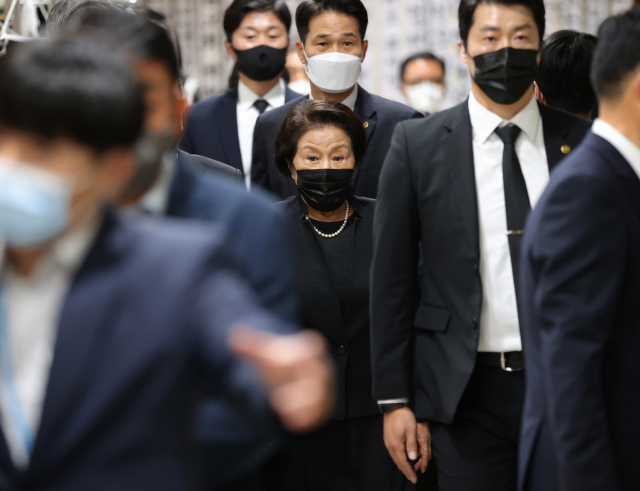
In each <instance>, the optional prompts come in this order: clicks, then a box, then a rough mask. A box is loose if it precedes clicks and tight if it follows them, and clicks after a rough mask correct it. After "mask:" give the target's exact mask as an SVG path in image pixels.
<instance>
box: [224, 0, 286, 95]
mask: <svg viewBox="0 0 640 491" xmlns="http://www.w3.org/2000/svg"><path fill="white" fill-rule="evenodd" d="M223 25H224V32H225V34H226V36H227V39H226V40H225V47H226V48H227V53H228V54H229V56H230V57H231V58H232V59H233V61H235V62H236V69H237V70H238V72H239V76H240V79H242V80H246V79H247V78H248V79H249V80H254V81H258V82H267V81H272V80H274V79H278V78H279V77H280V74H281V73H282V71H283V69H284V65H285V59H286V56H287V50H288V48H289V29H290V28H291V14H290V12H289V8H288V7H287V5H286V3H285V2H284V0H234V1H233V3H232V4H231V5H229V7H228V8H227V10H226V11H225V13H224V22H223ZM245 83H246V82H245Z"/></svg>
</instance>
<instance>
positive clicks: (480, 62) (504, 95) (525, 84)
mask: <svg viewBox="0 0 640 491" xmlns="http://www.w3.org/2000/svg"><path fill="white" fill-rule="evenodd" d="M537 58H538V52H537V51H536V50H533V49H515V48H503V49H501V50H498V51H492V52H491V53H484V54H482V55H478V56H475V57H474V58H473V61H474V62H475V64H476V74H475V77H474V80H475V82H476V83H477V84H478V87H480V89H481V90H482V92H484V93H485V94H487V96H488V97H489V99H491V100H492V101H493V102H496V103H498V104H513V103H515V102H518V101H519V100H520V98H521V97H522V96H523V95H524V94H525V92H526V91H527V90H530V89H531V85H532V84H533V81H534V80H535V78H536V75H537V73H538V59H537Z"/></svg>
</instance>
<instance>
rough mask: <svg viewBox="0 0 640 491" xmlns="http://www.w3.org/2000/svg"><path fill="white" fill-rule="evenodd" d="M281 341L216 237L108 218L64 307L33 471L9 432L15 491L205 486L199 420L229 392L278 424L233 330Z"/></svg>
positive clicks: (5, 460) (0, 464) (1, 468)
mask: <svg viewBox="0 0 640 491" xmlns="http://www.w3.org/2000/svg"><path fill="white" fill-rule="evenodd" d="M238 323H244V324H248V325H253V326H256V327H258V328H262V329H269V330H272V329H273V330H279V329H280V326H281V325H282V321H280V320H279V319H278V320H276V318H275V317H271V314H268V313H267V312H266V311H265V310H262V309H261V308H259V307H258V304H257V302H256V299H255V296H254V294H253V293H252V292H251V290H250V288H249V287H248V285H247V284H246V282H245V281H244V280H243V279H241V277H240V276H239V275H238V268H237V263H236V261H235V259H233V256H232V254H231V251H230V249H228V247H227V246H226V243H225V242H224V241H223V236H222V235H221V234H220V233H219V232H218V231H216V230H214V229H213V227H211V226H206V227H205V226H200V225H193V224H184V223H177V222H176V221H172V220H165V221H162V222H158V221H148V222H147V221H143V222H142V223H140V224H136V225H135V226H134V225H130V224H126V223H121V222H119V221H118V220H117V219H115V218H113V217H111V216H107V218H106V219H105V221H104V224H103V226H102V228H101V230H100V232H99V234H98V236H97V239H96V240H95V243H94V245H93V247H92V249H91V250H90V252H89V254H88V256H87V258H86V259H85V261H84V264H83V265H82V266H81V268H80V270H79V271H78V273H77V274H76V275H75V277H74V279H73V281H72V284H71V287H70V290H69V292H68V294H67V296H66V298H65V300H64V302H63V306H62V311H61V314H60V320H59V324H58V334H57V340H56V345H55V351H54V356H53V363H52V366H51V371H50V378H49V381H48V385H47V389H46V395H45V400H44V408H43V413H42V420H41V423H40V427H39V430H38V433H37V435H36V441H35V446H34V449H33V453H32V457H31V462H30V465H29V467H28V468H27V470H26V471H19V470H17V469H16V468H15V467H14V466H13V464H12V461H11V459H10V456H9V453H8V449H7V445H6V443H5V440H4V438H3V436H2V434H1V433H0V489H2V490H3V491H18V490H34V491H35V490H38V491H39V490H46V491H54V490H55V491H58V490H60V491H63V490H64V491H87V490H92V491H101V490H104V491H113V490H116V489H117V490H119V491H128V490H130V491H139V490H141V489H149V490H151V489H153V490H154V491H163V490H166V491H177V490H189V489H199V487H197V484H198V483H197V482H196V479H197V478H196V476H197V473H196V472H195V471H194V469H193V459H192V455H193V453H194V439H193V428H192V425H193V420H194V417H195V412H196V408H197V405H198V404H199V402H200V400H201V399H202V397H203V396H204V395H205V394H206V393H209V394H218V395H222V394H226V396H228V397H229V398H230V399H231V400H233V401H235V403H236V405H237V407H238V408H239V409H241V410H242V411H243V412H244V414H245V416H246V417H248V418H249V419H250V420H251V421H252V422H253V423H254V424H255V425H270V424H272V423H273V418H274V417H273V414H272V413H271V411H270V410H269V404H268V397H267V394H266V392H265V390H264V389H263V387H262V385H261V384H260V383H259V381H258V374H257V373H255V372H254V370H253V369H252V368H250V367H249V365H248V364H246V363H244V362H241V361H240V360H238V359H237V358H235V357H234V356H233V355H232V354H231V353H230V351H229V350H228V348H227V343H226V338H227V332H228V329H229V327H230V326H232V325H235V324H238Z"/></svg>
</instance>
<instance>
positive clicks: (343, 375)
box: [267, 101, 413, 491]
mask: <svg viewBox="0 0 640 491" xmlns="http://www.w3.org/2000/svg"><path fill="white" fill-rule="evenodd" d="M365 146H366V135H365V132H364V129H363V128H362V122H361V121H360V120H359V119H358V118H357V117H356V116H355V114H354V113H353V112H352V111H350V110H349V109H348V108H347V107H345V106H344V105H342V104H340V103H337V102H334V101H305V102H303V103H301V104H299V105H297V106H295V107H294V108H293V109H292V110H291V111H290V113H289V114H287V116H286V117H285V119H284V121H283V123H282V127H281V129H280V130H279V132H278V136H277V140H276V148H277V162H278V168H279V169H280V170H281V172H283V174H285V173H286V175H287V176H289V177H291V176H293V178H294V179H295V180H296V182H297V183H298V186H299V189H300V193H301V194H300V195H298V196H292V197H290V198H288V199H287V200H286V201H284V202H282V203H280V204H278V206H279V207H281V208H283V209H284V210H285V211H286V213H287V218H288V219H289V224H290V232H291V240H292V245H293V260H294V268H295V278H296V280H295V285H296V293H297V295H298V298H299V299H300V319H301V324H302V325H303V326H305V327H307V328H312V329H316V330H318V331H320V332H321V333H322V334H323V335H324V336H325V337H326V339H327V341H328V344H329V351H330V352H331V354H332V356H333V358H334V361H335V364H336V367H337V393H338V404H337V408H336V411H335V414H334V418H333V421H331V422H330V423H329V424H328V425H327V427H325V428H322V429H320V430H319V431H317V432H315V433H314V434H311V435H308V436H303V437H300V438H296V439H294V440H293V441H291V442H290V443H289V444H288V445H287V446H286V447H285V450H284V452H283V453H282V454H281V455H280V456H279V458H278V459H276V460H275V461H274V462H272V463H271V465H270V466H269V467H268V469H267V470H268V473H267V476H268V479H267V489H268V490H274V491H276V490H277V491H288V490H291V491H316V490H317V491H325V490H329V489H331V490H334V489H335V490H338V489H340V490H345V491H346V490H369V491H396V490H402V489H409V486H411V485H410V483H408V482H406V480H405V479H404V478H403V476H402V474H401V473H400V472H399V471H398V469H397V468H396V467H395V465H394V463H393V461H392V460H391V458H390V457H389V455H388V454H387V452H386V450H385V448H384V445H383V441H382V438H381V436H382V415H381V414H380V413H379V411H378V407H377V405H376V404H375V402H374V401H373V400H372V399H371V351H370V337H369V269H370V265H371V256H372V253H373V247H372V244H373V242H372V238H371V234H372V227H373V211H374V205H375V202H374V200H371V199H368V198H360V197H356V196H353V194H352V190H353V179H352V177H353V173H354V168H357V165H358V163H359V162H360V160H361V159H362V156H363V154H364V151H365ZM405 483H406V487H405ZM411 488H413V486H411Z"/></svg>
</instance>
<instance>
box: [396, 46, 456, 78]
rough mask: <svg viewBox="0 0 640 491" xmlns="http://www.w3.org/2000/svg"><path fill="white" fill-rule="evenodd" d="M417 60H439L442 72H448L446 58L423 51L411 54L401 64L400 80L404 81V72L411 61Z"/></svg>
mask: <svg viewBox="0 0 640 491" xmlns="http://www.w3.org/2000/svg"><path fill="white" fill-rule="evenodd" d="M415 60H433V61H437V62H438V63H439V64H440V66H441V67H442V73H446V68H445V64H444V60H443V59H442V58H440V57H438V56H436V55H434V54H433V53H431V52H430V51H423V52H422V53H416V54H415V55H411V56H410V57H409V58H407V59H406V60H404V61H403V62H402V65H400V81H401V82H404V74H405V72H406V71H407V66H408V65H409V63H411V62H412V61H415Z"/></svg>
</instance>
